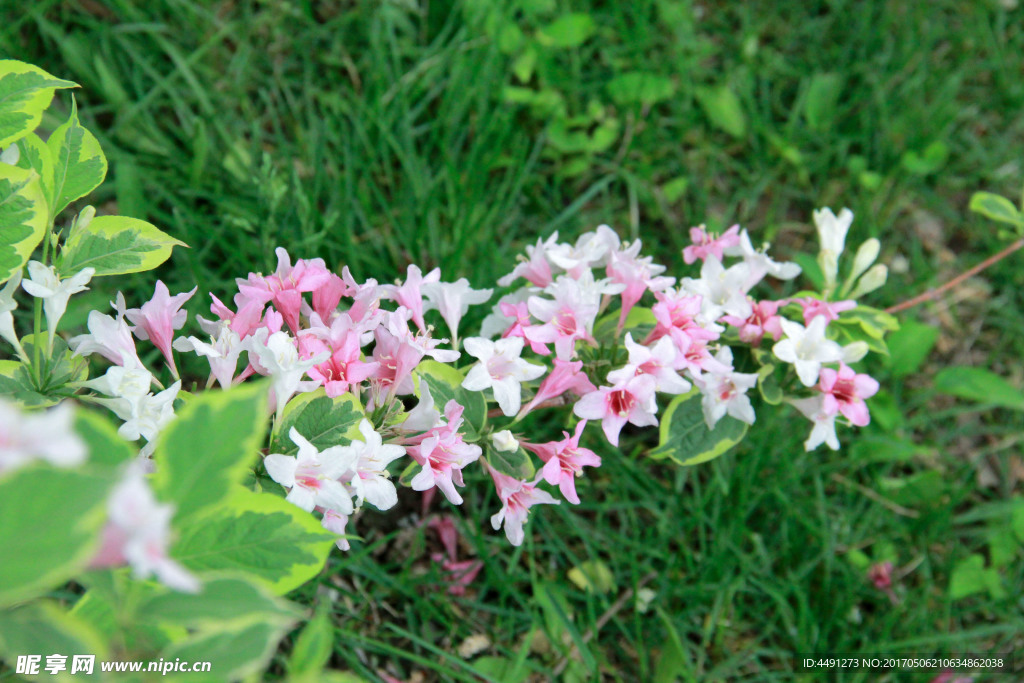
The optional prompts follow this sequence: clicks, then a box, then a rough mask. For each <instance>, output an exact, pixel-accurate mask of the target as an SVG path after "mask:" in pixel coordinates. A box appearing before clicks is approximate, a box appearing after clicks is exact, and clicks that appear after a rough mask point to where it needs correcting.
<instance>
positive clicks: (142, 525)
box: [94, 466, 200, 593]
mask: <svg viewBox="0 0 1024 683" xmlns="http://www.w3.org/2000/svg"><path fill="white" fill-rule="evenodd" d="M107 512H108V515H109V517H108V522H107V528H106V529H105V530H104V543H103V548H102V550H101V551H100V558H98V559H102V560H105V561H101V562H98V563H97V561H96V560H94V564H100V565H101V566H102V565H106V564H110V563H116V562H118V560H122V561H123V560H127V562H128V564H129V565H131V568H132V573H133V574H134V575H135V577H136V578H139V579H143V578H146V577H148V576H149V575H150V574H156V577H157V578H158V579H159V580H160V581H161V582H162V583H164V584H165V585H167V586H170V587H171V588H174V589H176V590H179V591H185V592H188V593H195V592H197V591H198V590H199V587H200V584H199V581H198V579H196V577H195V576H193V575H192V574H191V573H189V572H188V570H186V569H185V568H184V567H182V566H181V565H179V564H178V563H177V562H175V561H173V560H171V559H170V558H169V557H168V556H167V549H168V547H169V546H170V544H171V517H173V515H174V506H173V505H166V504H165V505H161V504H159V503H157V501H156V498H155V497H154V496H153V491H152V490H151V489H150V488H149V484H148V483H147V482H146V479H145V476H144V474H143V471H142V468H141V467H139V466H135V467H131V468H129V470H128V472H127V474H126V476H125V478H124V479H123V480H122V481H121V482H120V483H119V484H118V485H117V486H116V487H114V490H113V491H112V492H111V494H110V498H109V499H108V501H107Z"/></svg>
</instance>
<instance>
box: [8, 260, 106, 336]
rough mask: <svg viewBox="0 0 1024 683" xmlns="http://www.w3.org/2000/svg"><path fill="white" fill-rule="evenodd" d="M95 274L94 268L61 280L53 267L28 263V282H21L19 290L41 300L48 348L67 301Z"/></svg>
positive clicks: (83, 287) (80, 290) (83, 288)
mask: <svg viewBox="0 0 1024 683" xmlns="http://www.w3.org/2000/svg"><path fill="white" fill-rule="evenodd" d="M95 273H96V269H95V268H83V269H82V270H80V271H79V272H78V273H76V274H75V275H73V276H71V277H69V278H67V279H66V280H61V279H60V276H59V275H57V270H56V269H55V268H54V267H53V266H44V265H43V264H42V263H40V262H39V261H29V262H28V274H29V279H28V280H22V282H21V288H22V289H24V290H25V291H26V292H28V293H29V294H31V295H32V296H34V297H36V298H37V299H42V300H43V312H44V313H46V329H47V330H48V331H49V333H50V347H51V348H52V347H53V336H54V334H56V333H57V325H58V324H59V323H60V319H61V318H63V317H64V311H66V310H67V308H68V299H70V298H71V295H72V294H78V293H79V292H84V291H85V290H87V289H88V287H86V285H87V284H89V280H91V279H92V276H93V275H94V274H95Z"/></svg>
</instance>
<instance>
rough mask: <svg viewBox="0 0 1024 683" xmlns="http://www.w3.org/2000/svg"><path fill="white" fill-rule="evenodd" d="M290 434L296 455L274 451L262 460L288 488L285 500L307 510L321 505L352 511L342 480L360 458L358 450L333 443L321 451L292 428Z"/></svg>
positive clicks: (350, 500)
mask: <svg viewBox="0 0 1024 683" xmlns="http://www.w3.org/2000/svg"><path fill="white" fill-rule="evenodd" d="M288 437H289V438H290V439H291V440H292V443H294V444H295V445H296V446H298V447H299V452H298V454H297V455H295V456H294V457H293V456H290V455H282V454H280V453H274V454H271V455H268V456H267V457H265V458H264V459H263V465H264V466H265V467H266V468H267V474H269V475H270V477H271V478H272V479H273V480H274V481H276V482H277V483H278V484H280V485H281V486H284V487H286V488H287V489H289V491H288V495H287V496H286V500H287V501H288V502H290V503H292V504H294V505H296V506H298V507H300V508H302V509H303V510H305V511H306V512H312V511H313V508H314V507H317V506H320V507H322V508H326V509H328V510H334V511H336V512H338V513H340V514H342V515H351V514H352V497H351V496H350V495H349V493H348V491H347V490H346V489H345V486H344V484H342V483H341V481H340V479H341V477H343V476H344V475H345V474H346V473H348V472H349V471H350V470H351V469H352V468H353V467H354V466H355V464H356V462H357V461H358V459H359V453H358V451H356V450H354V449H347V450H346V448H345V447H344V446H331V447H330V448H328V449H326V450H324V451H320V450H318V449H317V447H316V446H314V445H313V444H311V443H310V442H309V441H307V440H306V439H305V438H304V437H303V436H302V435H301V434H299V430H297V429H295V427H292V428H291V429H290V430H289V431H288Z"/></svg>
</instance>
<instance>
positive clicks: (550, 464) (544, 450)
mask: <svg viewBox="0 0 1024 683" xmlns="http://www.w3.org/2000/svg"><path fill="white" fill-rule="evenodd" d="M586 426H587V421H586V420H580V421H579V422H578V423H577V424H576V431H575V432H574V433H573V435H572V436H569V432H562V436H563V439H562V440H561V441H549V442H548V443H541V444H530V443H526V442H525V441H524V442H520V443H522V446H523V448H525V449H527V450H529V451H531V452H533V453H536V454H537V455H538V456H540V459H541V460H543V461H544V462H545V465H544V468H543V469H542V470H541V474H542V475H543V477H544V481H546V482H547V483H549V484H551V485H552V486H557V487H558V490H559V491H561V492H562V495H563V496H565V499H566V500H567V501H569V502H570V503H572V504H573V505H579V503H580V498H579V496H578V495H576V477H578V476H580V475H581V474H583V468H584V467H600V466H601V458H600V457H598V455H597V454H596V453H594V451H592V450H590V449H589V448H580V435H581V434H582V433H583V429H584V428H585V427H586Z"/></svg>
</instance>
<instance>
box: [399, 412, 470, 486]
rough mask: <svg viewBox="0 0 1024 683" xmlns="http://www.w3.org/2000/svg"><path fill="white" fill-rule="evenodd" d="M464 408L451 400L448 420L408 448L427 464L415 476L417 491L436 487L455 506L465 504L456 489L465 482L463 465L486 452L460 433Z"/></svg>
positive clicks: (414, 457) (416, 459)
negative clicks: (463, 437)
mask: <svg viewBox="0 0 1024 683" xmlns="http://www.w3.org/2000/svg"><path fill="white" fill-rule="evenodd" d="M462 411H463V407H462V406H461V405H459V404H458V403H456V402H455V401H454V400H451V401H448V403H447V405H446V406H445V409H444V412H445V419H446V420H447V422H446V423H445V424H443V425H441V426H439V427H434V428H433V429H431V430H430V431H429V432H427V433H426V434H423V435H421V436H419V437H416V438H415V439H412V441H413V442H415V445H413V446H411V447H409V449H408V453H409V455H411V456H412V458H413V459H414V460H415V461H416V462H418V463H419V464H420V465H422V466H423V469H421V470H420V471H419V473H418V474H417V475H416V476H415V477H413V479H412V482H411V484H412V488H413V490H414V491H426V490H428V489H431V488H433V487H435V486H436V487H437V488H439V489H440V490H441V493H443V494H444V497H445V498H447V499H448V501H449V502H451V503H452V504H454V505H461V504H462V496H460V495H459V492H458V491H457V490H456V489H455V487H456V486H462V485H463V481H462V468H464V467H465V466H466V465H468V464H470V463H472V462H475V461H476V460H478V459H479V458H480V455H481V453H482V452H483V451H482V449H481V448H480V447H479V446H477V445H476V444H468V443H466V442H465V441H463V439H462V434H460V433H459V427H461V426H462Z"/></svg>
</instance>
